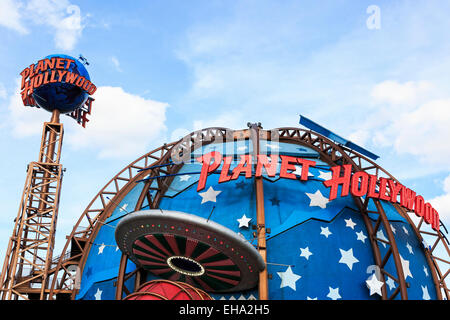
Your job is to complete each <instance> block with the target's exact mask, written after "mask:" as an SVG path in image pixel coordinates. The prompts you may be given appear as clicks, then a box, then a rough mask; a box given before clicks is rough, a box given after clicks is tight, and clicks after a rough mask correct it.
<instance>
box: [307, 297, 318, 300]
mask: <svg viewBox="0 0 450 320" xmlns="http://www.w3.org/2000/svg"><path fill="white" fill-rule="evenodd" d="M306 300H317V297H315V298H310V297H309V296H308V297H306Z"/></svg>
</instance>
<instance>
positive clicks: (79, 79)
mask: <svg viewBox="0 0 450 320" xmlns="http://www.w3.org/2000/svg"><path fill="white" fill-rule="evenodd" d="M71 63H75V60H74V59H69V58H63V57H53V58H51V59H48V58H47V59H42V60H39V61H38V62H37V63H36V64H31V65H30V66H29V67H28V68H25V69H24V70H23V71H22V72H21V73H20V75H21V76H22V82H21V86H20V89H21V90H22V91H21V95H22V101H23V102H24V105H30V104H31V103H30V100H31V101H32V96H31V95H32V93H33V91H34V90H35V89H37V88H39V87H41V86H43V85H46V84H48V83H56V82H64V83H69V84H73V85H75V86H77V87H79V88H81V89H83V90H84V91H86V92H87V93H89V95H93V94H94V92H95V91H96V90H97V87H96V86H95V85H94V84H93V83H92V82H91V81H89V80H88V79H86V78H85V77H83V76H81V75H79V74H77V73H74V72H71V71H69V67H70V65H71Z"/></svg>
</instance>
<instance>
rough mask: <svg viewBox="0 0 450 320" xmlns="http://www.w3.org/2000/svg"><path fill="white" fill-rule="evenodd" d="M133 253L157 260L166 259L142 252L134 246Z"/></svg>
mask: <svg viewBox="0 0 450 320" xmlns="http://www.w3.org/2000/svg"><path fill="white" fill-rule="evenodd" d="M133 253H134V254H138V255H140V256H144V257H148V258H151V259H155V260H158V261H162V262H166V259H161V258H160V257H157V256H155V255H152V254H148V253H146V252H143V251H141V250H138V249H136V248H134V249H133Z"/></svg>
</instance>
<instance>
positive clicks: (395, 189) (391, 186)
mask: <svg viewBox="0 0 450 320" xmlns="http://www.w3.org/2000/svg"><path fill="white" fill-rule="evenodd" d="M196 160H197V161H198V162H200V163H201V164H202V168H201V172H200V178H199V181H198V185H197V191H201V190H203V189H204V188H205V185H206V181H207V178H208V175H209V174H211V173H212V172H214V171H216V170H217V169H218V168H219V166H220V165H221V164H223V165H222V169H221V171H220V176H219V183H224V182H228V181H231V180H236V179H237V178H238V177H239V176H240V175H241V174H243V175H245V178H251V177H261V176H262V171H263V169H264V170H265V172H266V174H267V175H268V176H269V177H275V175H276V173H277V171H278V165H279V163H280V162H281V165H280V171H279V176H280V178H286V179H293V180H298V179H300V180H301V181H306V180H308V173H309V168H311V167H315V165H316V162H315V161H313V160H309V159H304V158H300V157H292V156H286V155H278V154H271V155H269V156H268V155H265V154H258V155H256V159H254V157H253V156H252V155H249V154H245V155H240V161H239V163H238V164H237V166H236V167H235V168H234V169H233V170H231V173H230V166H231V163H232V161H233V157H232V156H225V157H223V156H222V154H221V153H220V152H218V151H212V152H209V153H206V154H204V155H202V156H200V157H197V158H196ZM279 160H281V161H279ZM296 165H301V166H302V169H301V174H300V177H298V176H297V175H295V174H294V173H293V172H292V171H296V167H295V166H296ZM331 171H332V177H331V179H329V180H326V181H323V184H324V185H325V187H327V188H330V195H329V200H330V201H331V200H334V199H336V198H337V196H338V193H339V187H340V196H341V197H345V196H348V195H349V193H350V194H351V195H352V196H354V197H364V196H365V197H368V198H372V199H379V200H385V201H388V202H391V203H394V204H400V205H401V206H402V207H404V208H406V209H407V210H409V211H414V213H415V214H416V215H417V216H418V217H423V218H424V221H425V222H426V223H428V224H430V225H431V227H432V228H433V229H434V230H436V231H438V230H439V213H438V212H437V211H436V209H434V208H433V207H432V206H431V204H430V203H428V202H425V200H424V198H423V197H422V196H421V195H416V193H415V192H414V191H413V190H411V189H409V188H407V187H405V186H403V185H402V184H401V183H399V182H397V181H394V180H392V179H387V178H377V176H376V175H371V174H368V173H366V172H364V171H357V172H354V173H353V172H352V166H351V165H342V166H334V167H331ZM342 172H343V174H341V173H342Z"/></svg>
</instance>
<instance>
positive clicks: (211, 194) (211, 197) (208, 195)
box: [198, 187, 222, 204]
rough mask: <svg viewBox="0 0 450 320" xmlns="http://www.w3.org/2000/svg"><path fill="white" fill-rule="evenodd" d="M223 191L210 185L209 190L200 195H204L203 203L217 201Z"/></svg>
mask: <svg viewBox="0 0 450 320" xmlns="http://www.w3.org/2000/svg"><path fill="white" fill-rule="evenodd" d="M221 192H222V191H215V190H214V189H213V187H209V189H208V191H205V192H200V193H199V194H198V195H199V196H200V197H202V203H201V204H203V203H205V202H208V201H211V202H216V197H217V196H218V195H219V193H221Z"/></svg>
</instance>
